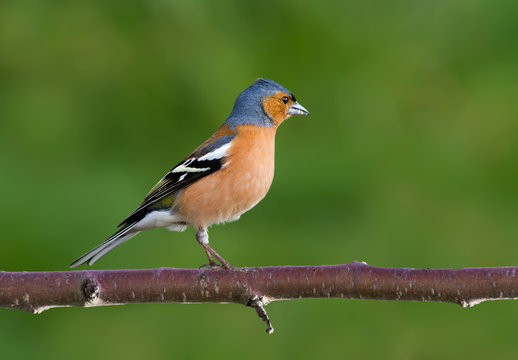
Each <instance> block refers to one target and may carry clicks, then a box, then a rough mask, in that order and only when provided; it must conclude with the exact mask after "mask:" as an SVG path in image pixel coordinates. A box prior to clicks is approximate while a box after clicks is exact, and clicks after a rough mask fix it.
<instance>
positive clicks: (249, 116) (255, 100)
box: [70, 78, 309, 269]
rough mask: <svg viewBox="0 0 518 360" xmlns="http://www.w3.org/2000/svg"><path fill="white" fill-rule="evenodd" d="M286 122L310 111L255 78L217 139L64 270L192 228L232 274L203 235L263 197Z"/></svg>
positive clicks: (202, 147) (280, 89)
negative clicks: (142, 238) (162, 231)
mask: <svg viewBox="0 0 518 360" xmlns="http://www.w3.org/2000/svg"><path fill="white" fill-rule="evenodd" d="M292 115H309V111H308V110H306V109H305V108H304V107H303V106H302V105H301V104H299V103H298V102H297V100H296V99H295V96H294V95H293V94H292V93H291V92H290V91H289V90H288V89H286V88H285V87H283V86H282V85H280V84H279V83H277V82H275V81H273V80H270V79H264V78H259V79H257V80H256V81H255V82H254V83H253V84H252V85H250V86H249V87H247V88H246V89H245V90H243V91H242V92H241V93H240V94H239V95H238V97H237V98H236V100H235V103H234V106H233V108H232V111H231V113H230V115H229V116H228V118H227V119H226V120H225V121H224V122H223V124H222V125H221V126H220V127H219V128H218V129H217V130H216V132H215V133H214V134H213V135H212V136H210V137H209V138H208V139H207V140H206V141H205V142H203V143H202V144H201V145H200V146H199V147H197V148H196V149H195V150H194V151H193V152H191V153H190V154H189V156H187V157H186V158H185V159H184V160H182V161H181V162H180V163H179V164H178V165H176V166H175V167H173V168H172V169H171V170H170V171H169V172H168V173H166V174H165V176H164V177H162V179H160V181H159V182H158V183H157V184H156V185H155V186H154V187H153V188H152V189H151V190H150V191H149V193H148V194H147V196H146V197H145V198H144V201H143V202H142V203H141V204H140V206H138V207H137V208H136V209H135V210H134V211H133V212H132V213H131V214H130V215H129V216H128V217H126V218H125V219H124V220H123V221H122V222H121V223H120V224H119V225H118V227H119V230H118V231H117V232H116V233H115V234H113V235H112V236H110V237H109V238H108V239H106V240H105V241H104V242H103V243H101V244H99V245H98V246H97V247H95V248H93V249H92V250H90V251H89V252H87V253H86V254H84V255H82V256H81V257H79V258H78V259H77V260H75V261H74V262H73V263H72V264H70V267H77V266H79V265H81V264H84V263H88V265H92V264H94V263H95V262H96V261H97V260H99V258H101V257H102V256H104V255H105V254H106V253H108V252H109V251H111V250H113V249H114V248H116V247H117V246H119V245H121V244H122V243H124V242H125V241H127V240H129V239H130V238H132V237H133V236H135V235H137V234H138V233H139V232H141V231H143V230H148V229H153V228H159V227H165V228H167V229H168V230H170V231H184V230H185V229H186V228H187V227H189V226H192V227H194V229H195V230H196V240H197V241H198V243H199V244H200V245H201V246H202V247H203V249H204V251H205V253H206V255H207V258H208V261H209V264H208V265H209V266H210V267H217V266H221V267H223V268H225V269H235V267H234V266H232V265H231V264H230V263H229V262H228V261H226V260H225V259H224V258H223V257H222V256H220V255H219V254H218V253H217V252H216V251H215V250H214V249H213V248H212V247H211V246H210V245H209V235H208V228H209V226H211V225H215V224H220V223H226V222H231V221H235V220H238V219H239V217H240V216H241V215H242V214H243V213H245V212H247V211H248V210H250V209H251V208H253V207H254V206H255V205H257V203H259V201H261V200H262V199H263V198H264V197H265V195H266V193H267V192H268V190H269V189H270V185H271V184H272V180H273V175H274V150H275V133H276V130H277V128H278V126H279V125H280V124H281V123H282V122H283V121H284V120H286V119H287V118H289V117H290V116H292ZM214 258H216V259H217V260H218V261H219V263H220V264H217V263H216V261H215V260H214Z"/></svg>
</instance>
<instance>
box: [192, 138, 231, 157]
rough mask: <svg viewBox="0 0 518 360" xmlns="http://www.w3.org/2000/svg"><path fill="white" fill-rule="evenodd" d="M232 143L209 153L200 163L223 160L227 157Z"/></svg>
mask: <svg viewBox="0 0 518 360" xmlns="http://www.w3.org/2000/svg"><path fill="white" fill-rule="evenodd" d="M230 144H231V143H230V142H229V143H226V144H225V145H223V146H220V147H219V148H217V149H214V150H213V151H211V152H210V153H207V154H205V155H203V156H202V157H200V158H199V159H198V160H199V161H205V160H214V159H221V158H222V157H225V156H226V155H227V152H228V149H230Z"/></svg>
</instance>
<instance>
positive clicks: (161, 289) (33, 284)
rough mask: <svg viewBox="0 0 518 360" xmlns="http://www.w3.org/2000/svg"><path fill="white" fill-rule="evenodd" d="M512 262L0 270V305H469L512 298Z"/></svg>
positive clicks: (515, 281)
mask: <svg viewBox="0 0 518 360" xmlns="http://www.w3.org/2000/svg"><path fill="white" fill-rule="evenodd" d="M517 270H518V267H498V268H496V267H495V268H464V269H411V268H399V269H395V268H381V267H373V266H369V265H367V264H365V263H361V262H353V263H351V264H344V265H321V266H275V267H257V268H242V269H239V271H232V270H224V269H220V268H216V269H172V268H159V269H143V270H95V271H92V270H82V271H55V272H0V307H5V308H13V309H20V310H26V311H30V312H33V313H41V312H42V311H44V310H47V309H50V308H53V307H62V306H101V305H121V304H128V303H143V302H181V303H199V302H220V303H238V304H243V305H246V306H250V307H253V308H254V309H255V310H256V311H257V314H258V315H259V316H260V317H261V319H263V320H264V321H265V322H266V323H267V325H268V329H267V331H268V332H269V333H271V332H273V328H272V327H271V324H270V320H269V318H268V315H267V314H266V311H265V310H264V306H265V305H267V304H268V303H270V302H272V301H276V300H289V299H295V298H308V297H311V298H320V297H333V298H348V299H375V300H410V301H440V302H452V303H457V304H460V305H462V306H463V307H470V306H473V305H476V304H478V303H480V302H482V301H486V300H502V299H516V298H518V277H517V276H516V275H517Z"/></svg>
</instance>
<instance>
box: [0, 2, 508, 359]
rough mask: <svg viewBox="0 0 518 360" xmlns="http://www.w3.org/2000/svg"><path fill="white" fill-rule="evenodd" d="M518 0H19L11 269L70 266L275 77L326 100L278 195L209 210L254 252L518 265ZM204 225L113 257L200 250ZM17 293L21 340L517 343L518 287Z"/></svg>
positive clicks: (226, 245)
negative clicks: (82, 295)
mask: <svg viewBox="0 0 518 360" xmlns="http://www.w3.org/2000/svg"><path fill="white" fill-rule="evenodd" d="M517 38H518V6H517V3H516V2H513V1H489V0H487V1H486V0H459V1H391V2H387V1H381V0H379V1H374V0H373V1H365V2H358V1H314V2H301V1H286V2H279V1H248V2H244V1H226V0H223V1H217V2H216V1H213V2H210V1H191V0H190V1H166V0H151V1H126V2H118V1H106V0H103V1H90V2H62V1H45V2H36V1H3V2H2V3H1V4H0V168H1V171H0V197H1V199H2V211H1V215H2V216H1V220H0V221H1V228H2V240H1V242H0V270H4V271H23V270H33V271H35V270H67V269H68V268H67V265H68V264H69V263H70V262H71V261H72V260H74V259H75V258H76V257H78V256H79V255H81V254H83V253H84V252H86V251H87V250H89V249H91V248H92V247H94V246H95V245H97V244H98V243H99V242H101V241H102V240H104V239H105V238H106V237H107V236H108V235H110V234H111V233H112V232H113V231H114V230H115V225H116V224H117V223H118V222H119V221H120V220H122V219H123V218H124V217H125V216H126V215H127V214H128V213H129V212H131V211H132V210H133V209H134V208H135V207H136V206H137V205H138V204H139V203H140V201H141V200H142V198H143V196H144V195H145V194H146V192H147V191H148V190H149V189H150V188H151V187H152V186H153V185H154V184H155V182H156V181H157V180H158V179H159V178H160V177H161V176H162V175H163V174H164V173H165V172H166V171H167V170H169V169H170V168H171V167H172V166H173V165H175V164H176V163H177V162H178V161H179V160H181V159H182V158H183V157H184V156H186V155H187V154H188V152H189V151H190V150H192V149H193V148H194V147H195V146H197V145H198V144H199V143H201V142H202V141H203V140H205V138H206V137H208V136H209V135H210V134H211V133H212V131H214V130H215V129H216V128H217V127H218V126H219V125H220V123H221V122H222V121H223V120H224V119H225V118H226V116H227V115H228V113H229V112H230V110H231V108H232V105H233V101H234V99H235V97H236V96H237V95H238V93H239V92H240V91H241V90H243V89H244V88H245V87H246V86H248V85H249V84H251V83H252V82H253V81H254V80H255V79H256V78H258V77H269V78H272V79H275V80H276V81H278V82H280V83H281V84H283V85H285V86H286V87H288V88H289V89H290V90H291V91H292V92H293V93H294V94H295V95H296V96H297V99H298V100H299V101H300V102H301V104H303V105H304V106H306V107H307V108H308V109H309V110H310V111H311V116H309V117H295V118H292V119H290V120H288V121H287V122H286V123H284V124H283V125H282V127H281V128H280V129H279V131H278V134H277V153H276V176H275V180H274V183H273V186H272V188H271V190H270V192H269V194H268V196H267V198H266V199H265V200H264V201H263V202H261V203H260V204H259V205H258V206H257V207H256V208H254V209H253V210H252V211H250V212H249V213H247V214H246V215H244V216H243V217H242V218H241V220H240V221H239V222H236V223H232V224H228V225H225V226H217V227H213V228H212V229H211V243H212V244H213V245H214V246H215V248H216V249H217V250H218V251H220V253H221V254H222V255H223V256H225V257H226V258H227V259H229V260H230V262H232V263H233V264H234V265H238V266H260V265H284V264H294V265H302V264H336V263H347V262H350V261H352V260H364V261H366V262H368V263H369V264H372V265H378V266H387V267H467V266H503V265H518V222H517V218H518V186H517V183H518V168H517V165H518V162H517V158H518V137H517V136H518V101H517V94H518V45H517V44H518V43H517ZM204 262H205V257H204V254H203V251H202V250H201V248H200V247H199V245H197V243H196V241H195V239H194V232H193V230H192V229H190V230H188V231H186V232H185V233H170V232H168V231H166V230H164V229H159V230H153V231H149V232H146V233H143V234H140V235H139V236H138V237H136V238H134V239H132V240H131V241H129V242H128V243H126V244H124V245H123V246H121V247H120V248H118V249H117V250H116V251H114V252H112V253H110V254H109V255H107V256H106V257H104V258H103V259H102V260H100V261H99V262H98V263H96V264H95V267H94V268H95V269H118V268H151V267H161V266H173V267H196V266H199V265H200V264H203V263H204ZM268 311H269V314H270V316H271V318H272V320H273V322H274V326H275V327H276V332H275V334H274V335H271V336H267V335H266V334H265V332H264V329H265V325H264V324H263V323H262V322H261V321H259V320H258V318H257V317H256V315H255V313H254V312H253V311H252V310H251V309H247V308H245V307H242V306H237V305H218V304H203V305H181V304H149V305H148V304H144V305H130V306H121V307H105V308H91V309H82V308H70V309H53V310H50V311H47V312H44V313H43V314H41V315H32V314H28V313H23V312H20V311H15V310H7V309H0V349H1V353H2V358H5V359H10V358H42V357H52V358H56V359H64V358H75V359H92V358H99V359H108V358H110V359H117V358H126V359H142V358H149V359H168V358H179V359H200V358H219V357H225V358H229V359H230V358H243V357H246V358H248V359H256V358H261V359H264V358H269V359H290V358H314V357H317V356H318V357H329V358H330V357H336V356H341V357H350V358H358V357H361V358H362V359H436V358H467V357H470V358H472V359H479V358H489V357H491V358H494V357H506V358H510V357H512V356H516V355H517V354H518V349H517V347H516V323H517V320H518V304H516V303H514V302H512V301H505V302H493V303H484V304H482V305H479V306H477V307H475V308H472V309H462V308H460V307H459V306H456V305H452V304H433V303H408V302H406V303H405V302H380V301H359V300H333V299H320V300H318V299H317V300H311V299H309V300H299V301H291V302H279V303H273V304H271V305H270V306H269V307H268Z"/></svg>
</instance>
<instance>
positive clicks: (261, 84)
mask: <svg viewBox="0 0 518 360" xmlns="http://www.w3.org/2000/svg"><path fill="white" fill-rule="evenodd" d="M279 91H282V92H285V93H287V94H289V95H290V96H291V92H290V91H289V90H288V89H286V88H285V87H284V86H282V85H281V84H278V83H276V82H275V81H273V80H270V79H257V80H256V81H255V82H254V83H253V84H252V85H250V86H249V87H247V88H246V89H245V90H243V92H242V93H241V94H239V96H238V97H237V99H236V102H235V103H234V108H233V109H232V112H231V113H230V115H229V116H228V118H227V120H225V124H227V125H229V126H230V127H235V126H237V125H245V124H252V125H260V126H265V127H270V126H273V125H274V122H273V119H271V118H270V117H269V116H268V114H267V113H266V112H265V111H264V108H263V98H265V97H268V96H272V95H274V94H276V93H278V92H279Z"/></svg>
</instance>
